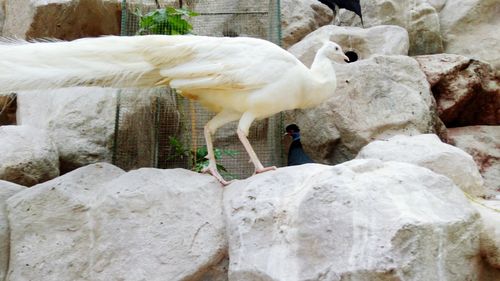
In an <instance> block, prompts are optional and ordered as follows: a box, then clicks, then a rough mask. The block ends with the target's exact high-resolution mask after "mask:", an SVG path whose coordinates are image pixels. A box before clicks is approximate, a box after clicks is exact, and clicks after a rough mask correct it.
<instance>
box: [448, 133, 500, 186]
mask: <svg viewBox="0 0 500 281" xmlns="http://www.w3.org/2000/svg"><path fill="white" fill-rule="evenodd" d="M448 139H449V142H450V143H451V144H453V145H454V146H456V147H458V148H460V149H462V150H464V151H466V152H467V153H468V154H470V155H472V157H473V158H474V161H476V164H477V166H478V167H479V171H480V172H481V175H482V176H483V178H484V185H485V187H486V188H487V189H488V190H490V192H492V193H496V194H498V195H500V149H499V147H500V126H471V127H460V128H452V129H449V130H448Z"/></svg>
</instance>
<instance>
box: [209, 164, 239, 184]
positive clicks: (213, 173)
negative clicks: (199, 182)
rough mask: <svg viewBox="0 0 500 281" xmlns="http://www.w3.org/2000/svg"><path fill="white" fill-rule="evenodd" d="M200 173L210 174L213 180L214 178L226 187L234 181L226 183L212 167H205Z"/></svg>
mask: <svg viewBox="0 0 500 281" xmlns="http://www.w3.org/2000/svg"><path fill="white" fill-rule="evenodd" d="M201 172H202V173H205V174H207V173H208V174H211V175H212V176H213V177H214V178H216V179H217V180H218V181H219V182H220V183H221V184H222V185H223V186H226V185H229V184H231V183H232V182H234V180H231V181H226V180H225V179H224V178H223V177H222V176H221V175H220V174H219V172H218V171H217V168H214V167H210V166H209V167H206V168H204V169H203V170H202V171H201Z"/></svg>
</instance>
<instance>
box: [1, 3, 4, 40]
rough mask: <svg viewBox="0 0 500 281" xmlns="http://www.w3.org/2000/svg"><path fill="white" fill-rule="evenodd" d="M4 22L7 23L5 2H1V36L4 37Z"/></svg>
mask: <svg viewBox="0 0 500 281" xmlns="http://www.w3.org/2000/svg"><path fill="white" fill-rule="evenodd" d="M4 21H5V0H0V36H1V35H2V30H3V23H4Z"/></svg>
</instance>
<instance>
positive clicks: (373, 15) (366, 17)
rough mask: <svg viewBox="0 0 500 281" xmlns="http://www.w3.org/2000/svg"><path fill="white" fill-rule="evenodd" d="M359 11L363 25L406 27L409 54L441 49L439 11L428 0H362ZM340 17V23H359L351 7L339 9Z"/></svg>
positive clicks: (438, 51) (434, 51) (426, 52)
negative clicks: (350, 9) (349, 9)
mask: <svg viewBox="0 0 500 281" xmlns="http://www.w3.org/2000/svg"><path fill="white" fill-rule="evenodd" d="M448 2H449V1H448ZM361 11H362V14H363V22H364V27H372V26H377V25H398V26H401V27H403V28H405V29H406V30H408V34H409V38H410V49H409V53H410V55H423V54H434V53H441V52H443V42H442V38H441V30H440V28H439V15H438V13H437V11H436V9H435V8H434V7H433V5H432V4H430V3H429V1H427V0H363V1H361ZM345 13H347V14H348V15H349V17H348V18H347V19H344V16H343V14H345ZM339 18H340V24H341V25H353V24H356V25H357V26H361V25H360V20H359V18H358V17H354V16H353V13H352V12H350V11H346V10H341V12H340V14H339ZM353 20H354V21H353Z"/></svg>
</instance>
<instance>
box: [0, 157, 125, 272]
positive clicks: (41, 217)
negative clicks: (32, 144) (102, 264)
mask: <svg viewBox="0 0 500 281" xmlns="http://www.w3.org/2000/svg"><path fill="white" fill-rule="evenodd" d="M123 173H124V172H123V171H122V170H120V169H119V168H116V167H114V166H112V165H109V164H104V163H101V164H93V165H89V166H86V167H83V168H80V169H78V170H75V171H73V172H71V173H67V174H65V175H63V176H61V177H58V178H56V179H53V180H51V181H48V182H45V183H42V184H39V185H37V186H35V187H32V188H30V189H27V190H24V191H22V192H19V193H17V194H16V195H14V196H12V197H11V198H9V199H8V200H7V210H8V218H9V221H10V229H11V255H10V267H9V279H8V280H40V276H43V278H44V280H93V278H89V276H91V274H92V269H91V268H90V267H89V266H90V265H92V261H93V257H92V256H91V255H89V253H90V252H91V251H92V250H94V248H95V247H96V244H95V242H94V241H95V235H96V234H95V231H94V229H95V227H96V225H95V223H94V220H93V219H92V218H91V217H90V216H89V209H90V208H91V204H92V203H93V202H94V201H95V200H96V197H97V196H98V191H99V190H100V189H102V188H103V183H105V182H107V181H110V180H112V179H114V178H116V177H118V176H119V175H121V174H123Z"/></svg>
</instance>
